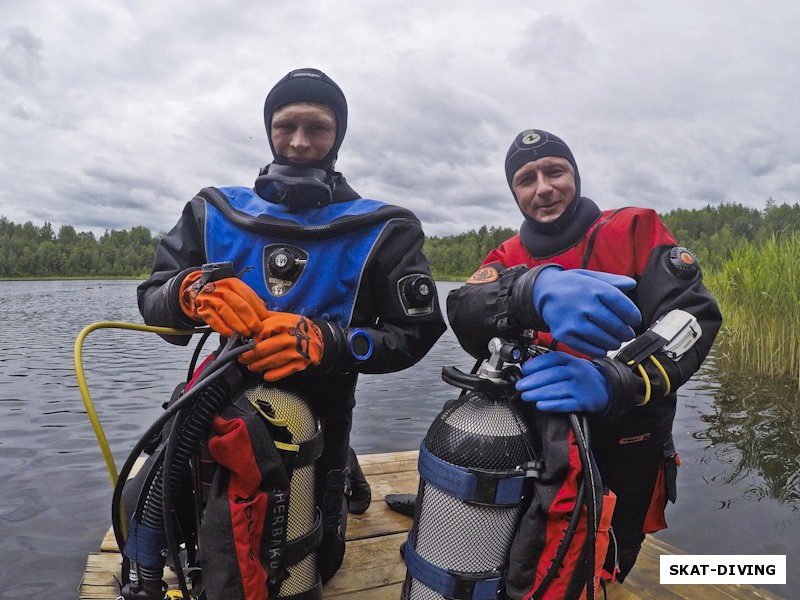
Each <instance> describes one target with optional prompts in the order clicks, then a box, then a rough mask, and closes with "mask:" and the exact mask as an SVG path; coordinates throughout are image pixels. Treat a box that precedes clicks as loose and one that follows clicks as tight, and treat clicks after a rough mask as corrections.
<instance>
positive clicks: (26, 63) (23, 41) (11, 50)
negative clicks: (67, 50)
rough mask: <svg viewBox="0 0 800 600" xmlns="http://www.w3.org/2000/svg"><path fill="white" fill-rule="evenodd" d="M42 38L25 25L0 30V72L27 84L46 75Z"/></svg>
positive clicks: (14, 80) (17, 82)
mask: <svg viewBox="0 0 800 600" xmlns="http://www.w3.org/2000/svg"><path fill="white" fill-rule="evenodd" d="M42 46H43V42H42V40H41V38H39V37H38V36H36V35H34V34H33V32H32V31H31V30H30V29H29V28H28V27H25V26H18V27H9V28H7V29H2V30H0V73H2V74H3V76H4V77H5V78H6V79H7V80H9V81H11V82H14V83H16V84H18V85H22V86H26V85H29V84H31V83H34V82H36V81H39V80H40V79H42V78H43V77H44V68H43V66H42Z"/></svg>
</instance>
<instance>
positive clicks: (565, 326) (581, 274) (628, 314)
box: [533, 267, 642, 357]
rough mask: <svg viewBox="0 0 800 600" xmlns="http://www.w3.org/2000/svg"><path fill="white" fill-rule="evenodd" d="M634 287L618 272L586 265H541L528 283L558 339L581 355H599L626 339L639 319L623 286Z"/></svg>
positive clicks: (543, 317)
mask: <svg viewBox="0 0 800 600" xmlns="http://www.w3.org/2000/svg"><path fill="white" fill-rule="evenodd" d="M634 287H636V281H634V280H633V279H631V278H630V277H626V276H624V275H612V274H611V273H600V272H598V271H588V270H586V269H570V270H563V269H561V268H556V267H547V268H545V269H542V270H541V271H540V272H539V274H538V275H537V276H536V280H535V281H534V284H533V305H534V307H535V308H536V311H537V312H538V313H539V315H540V316H541V317H542V319H543V320H544V322H545V323H547V326H548V327H549V328H550V333H552V334H553V337H554V338H555V339H557V340H558V341H559V342H563V343H565V344H566V345H567V346H569V347H570V348H572V349H573V350H577V351H578V352H581V353H583V354H586V355H587V356H592V357H600V356H605V355H606V352H608V351H609V350H616V349H617V348H619V347H620V345H621V344H622V342H627V341H628V340H632V339H633V337H634V335H635V334H634V332H633V329H632V328H633V327H635V326H636V325H638V324H639V323H641V322H642V315H641V313H640V312H639V309H638V308H636V305H635V304H634V303H633V301H631V299H630V298H628V297H627V296H626V295H625V294H624V293H623V292H624V291H625V290H630V289H633V288H634Z"/></svg>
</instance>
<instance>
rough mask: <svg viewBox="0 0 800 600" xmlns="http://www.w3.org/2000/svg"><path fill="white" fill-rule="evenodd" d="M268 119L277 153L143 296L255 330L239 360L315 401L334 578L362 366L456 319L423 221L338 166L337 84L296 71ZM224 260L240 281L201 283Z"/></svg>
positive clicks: (215, 198) (168, 313)
mask: <svg viewBox="0 0 800 600" xmlns="http://www.w3.org/2000/svg"><path fill="white" fill-rule="evenodd" d="M264 118H265V124H266V128H267V133H268V136H269V141H270V147H271V149H272V153H273V157H274V160H273V162H272V163H271V164H269V165H268V166H267V167H265V168H264V169H262V171H261V173H260V174H259V176H258V178H257V180H256V182H255V186H254V187H253V188H250V187H223V188H219V189H217V188H205V189H204V190H203V191H202V192H201V193H200V194H198V195H197V196H195V197H194V198H192V199H191V200H190V201H189V202H188V203H187V204H186V206H185V208H184V210H183V213H182V215H181V217H180V220H179V221H178V223H177V224H176V225H175V227H174V228H173V229H172V230H171V231H170V232H169V233H167V234H166V235H165V236H164V237H163V238H162V240H161V241H160V243H159V245H158V248H157V250H156V254H155V260H154V264H153V271H152V274H151V276H150V278H149V279H148V280H147V281H145V282H144V283H142V284H141V285H140V286H139V288H138V302H139V308H140V311H141V313H142V315H143V317H144V319H145V322H146V323H148V324H149V325H161V326H169V327H175V328H189V327H195V326H197V325H198V324H203V323H206V324H208V325H210V326H211V327H212V328H214V329H215V330H217V331H218V332H220V333H221V334H222V335H223V336H230V335H232V334H233V332H237V333H239V334H241V335H243V336H245V337H247V338H252V339H253V340H254V341H255V342H256V346H255V348H254V349H253V350H251V351H249V352H247V353H246V354H244V355H243V356H242V357H241V358H240V362H241V363H242V365H241V367H240V370H241V371H242V373H243V374H244V375H245V377H246V378H247V379H248V380H249V381H252V382H253V384H256V383H260V382H261V381H262V378H263V379H265V380H267V381H277V380H281V381H282V382H290V383H291V384H292V385H293V386H294V387H296V388H297V389H298V390H299V391H300V392H301V393H302V394H303V396H304V397H305V398H306V399H308V401H309V402H310V404H311V405H312V407H313V409H314V411H315V413H316V414H317V416H318V417H319V418H320V419H321V420H322V422H323V431H324V453H323V455H322V457H321V458H320V462H318V463H317V473H318V475H319V477H318V479H319V485H318V505H319V506H322V507H323V511H327V513H328V514H326V515H323V516H324V519H325V523H326V524H327V527H326V530H325V534H324V537H323V543H322V547H321V548H320V555H321V561H320V563H321V565H320V571H321V575H322V578H323V580H327V579H328V578H330V577H331V576H332V575H333V573H335V571H336V570H337V569H338V567H339V565H340V563H341V558H342V555H343V552H344V537H343V536H344V527H345V523H346V511H345V514H344V515H340V511H339V510H337V509H336V505H337V502H336V501H335V498H336V497H339V498H340V500H339V502H338V506H340V507H341V505H342V502H341V498H343V497H344V492H345V489H344V487H345V486H344V481H345V480H346V477H344V475H345V474H346V473H347V470H348V454H349V453H350V454H352V451H351V450H349V433H350V427H351V422H352V410H353V407H354V405H355V396H354V392H355V387H356V380H357V377H358V373H387V372H392V371H398V370H401V369H405V368H407V367H409V366H411V365H413V364H414V363H416V362H417V361H419V360H420V359H421V358H422V357H423V356H424V355H425V354H426V353H427V352H428V350H429V349H430V348H431V347H432V346H433V344H434V342H435V341H436V340H437V339H438V338H439V336H440V335H441V334H442V333H443V332H444V330H445V329H446V325H445V324H444V320H443V318H442V315H441V311H440V307H439V304H438V300H437V296H436V290H435V285H434V282H433V279H432V277H431V274H430V268H429V265H428V261H427V259H426V258H425V256H424V254H423V251H422V247H423V242H424V234H423V231H422V228H421V225H420V222H419V220H418V219H417V218H416V217H415V215H414V214H413V213H412V212H410V211H408V210H406V209H403V208H400V207H396V206H390V205H386V204H383V203H380V202H377V201H374V200H366V199H362V198H361V197H360V196H359V195H358V194H357V193H356V192H355V191H354V190H353V188H351V187H350V186H349V184H348V183H347V182H346V180H345V178H344V177H343V176H342V175H341V174H340V173H338V172H336V171H335V170H334V165H335V161H336V158H337V154H338V151H339V147H340V146H341V143H342V141H343V139H344V134H345V131H346V127H347V104H346V101H345V98H344V95H343V93H342V92H341V90H340V89H339V87H338V86H337V85H336V83H335V82H333V80H331V79H330V78H329V77H328V76H327V75H325V74H324V73H322V72H321V71H318V70H315V69H298V70H296V71H292V72H290V73H289V74H287V75H286V76H285V77H284V78H283V79H281V80H280V81H279V82H278V83H277V84H276V85H275V87H274V88H273V89H272V90H271V91H270V93H269V95H268V96H267V99H266V103H265V106H264ZM219 261H230V262H232V263H233V267H234V270H235V271H236V272H237V273H239V274H240V279H237V278H228V279H224V280H222V281H221V282H216V287H215V289H213V290H212V291H211V292H210V293H209V288H208V287H205V288H203V289H198V286H197V284H198V281H199V278H200V273H201V267H202V265H204V264H206V263H215V262H219ZM164 337H165V338H166V339H167V340H168V341H170V342H172V343H176V344H187V343H188V341H189V338H188V337H185V336H164ZM354 468H355V469H357V470H359V471H360V469H358V467H357V463H355V465H354ZM364 484H366V482H364ZM367 491H368V488H367ZM332 499H333V501H332ZM365 509H366V507H365V506H362V507H360V510H365Z"/></svg>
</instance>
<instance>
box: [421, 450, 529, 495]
mask: <svg viewBox="0 0 800 600" xmlns="http://www.w3.org/2000/svg"><path fill="white" fill-rule="evenodd" d="M417 469H418V470H419V475H420V477H422V478H423V479H424V480H425V481H426V482H428V483H430V484H432V485H435V486H436V487H438V488H439V489H441V490H442V491H443V492H445V493H447V494H449V495H450V496H453V497H455V498H458V499H459V500H461V501H463V502H474V503H477V504H488V505H495V506H516V505H517V504H519V503H520V502H521V501H522V497H523V493H524V487H525V479H526V474H525V472H523V471H520V470H513V471H495V472H489V471H478V470H476V469H465V468H464V467H459V466H457V465H454V464H451V463H449V462H447V461H444V460H442V459H441V458H439V457H438V456H436V455H434V454H432V453H431V452H430V451H429V450H428V448H427V447H426V446H425V444H424V443H423V444H422V445H421V446H420V448H419V462H418V465H417Z"/></svg>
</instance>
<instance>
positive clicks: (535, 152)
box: [505, 129, 581, 198]
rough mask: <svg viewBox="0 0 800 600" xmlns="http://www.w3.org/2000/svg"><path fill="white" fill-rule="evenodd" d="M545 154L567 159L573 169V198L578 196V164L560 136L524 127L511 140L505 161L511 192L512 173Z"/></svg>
mask: <svg viewBox="0 0 800 600" xmlns="http://www.w3.org/2000/svg"><path fill="white" fill-rule="evenodd" d="M545 156H559V157H561V158H565V159H566V160H568V161H569V163H570V164H571V165H572V168H573V169H574V170H575V198H580V195H581V176H580V175H579V174H578V165H577V164H576V163H575V157H574V156H572V150H570V149H569V146H567V144H566V142H565V141H564V140H562V139H561V138H560V137H558V136H556V135H553V134H552V133H549V132H547V131H543V130H541V129H526V130H525V131H523V132H521V133H520V134H518V135H517V137H515V138H514V141H513V142H511V147H510V148H509V149H508V152H507V153H506V162H505V166H506V180H507V181H508V187H509V188H511V192H512V193H513V192H514V188H513V187H511V180H512V179H514V173H516V172H517V171H518V170H519V168H520V167H521V166H523V165H525V164H528V163H529V162H533V161H534V160H539V159H540V158H544V157H545Z"/></svg>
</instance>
